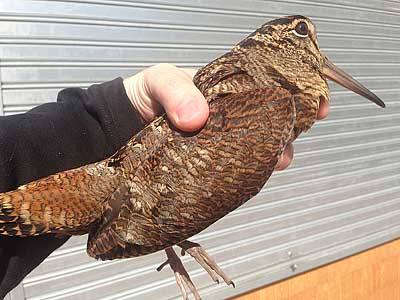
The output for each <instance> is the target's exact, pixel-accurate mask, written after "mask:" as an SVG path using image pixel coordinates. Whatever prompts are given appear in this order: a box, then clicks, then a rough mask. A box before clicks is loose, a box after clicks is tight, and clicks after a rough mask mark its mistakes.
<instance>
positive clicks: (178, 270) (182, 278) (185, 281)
mask: <svg viewBox="0 0 400 300" xmlns="http://www.w3.org/2000/svg"><path fill="white" fill-rule="evenodd" d="M165 253H166V254H167V257H168V259H167V260H166V261H165V262H163V263H162V264H161V265H160V266H159V267H158V268H157V271H161V270H162V269H163V268H164V267H165V266H166V265H170V267H171V269H172V271H173V272H174V275H175V280H176V283H177V284H178V287H179V289H180V290H181V293H182V297H183V299H184V300H188V299H189V297H188V291H190V292H192V293H193V295H194V298H195V299H196V300H201V297H200V294H199V292H198V291H197V289H196V287H195V286H194V284H193V282H192V280H191V279H190V276H189V274H188V272H187V271H186V269H185V267H184V266H183V264H182V261H181V260H180V258H179V257H178V256H177V255H176V253H175V251H174V249H172V248H167V249H165Z"/></svg>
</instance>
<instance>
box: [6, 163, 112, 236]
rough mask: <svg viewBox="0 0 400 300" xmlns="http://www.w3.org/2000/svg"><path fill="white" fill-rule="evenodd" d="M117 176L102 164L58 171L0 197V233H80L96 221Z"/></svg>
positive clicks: (23, 234)
mask: <svg viewBox="0 0 400 300" xmlns="http://www.w3.org/2000/svg"><path fill="white" fill-rule="evenodd" d="M118 182H119V176H118V174H117V173H116V172H114V171H113V170H112V169H110V168H107V167H106V166H105V164H104V163H97V164H92V165H87V166H84V167H81V168H77V169H73V170H69V171H65V172H60V173H57V174H55V175H51V176H48V177H45V178H43V179H40V180H37V181H34V182H31V183H29V184H26V185H23V186H21V187H19V188H18V189H16V190H14V191H10V192H7V193H3V194H0V234H1V235H11V236H32V235H39V234H43V233H65V234H71V235H72V234H82V233H86V232H88V228H89V227H90V226H91V225H93V223H96V222H98V221H99V219H100V218H101V215H102V210H103V202H104V201H105V199H106V198H107V197H108V196H109V195H110V194H111V193H112V192H113V191H114V190H115V188H116V187H117V186H118Z"/></svg>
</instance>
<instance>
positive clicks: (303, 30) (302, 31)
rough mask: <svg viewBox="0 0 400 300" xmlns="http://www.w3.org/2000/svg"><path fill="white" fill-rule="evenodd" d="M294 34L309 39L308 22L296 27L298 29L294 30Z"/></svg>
mask: <svg viewBox="0 0 400 300" xmlns="http://www.w3.org/2000/svg"><path fill="white" fill-rule="evenodd" d="M293 33H294V34H295V35H297V36H298V37H302V38H305V37H308V33H309V30H308V25H307V23H306V22H300V23H299V24H297V25H296V28H295V29H294V30H293Z"/></svg>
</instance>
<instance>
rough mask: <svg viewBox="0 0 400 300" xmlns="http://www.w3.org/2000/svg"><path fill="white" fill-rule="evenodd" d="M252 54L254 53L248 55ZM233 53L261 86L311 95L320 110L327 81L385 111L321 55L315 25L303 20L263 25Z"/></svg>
mask: <svg viewBox="0 0 400 300" xmlns="http://www.w3.org/2000/svg"><path fill="white" fill-rule="evenodd" d="M248 50H251V51H248ZM233 51H238V52H242V54H245V56H246V57H247V62H248V72H250V73H252V74H251V75H252V77H253V78H256V79H258V80H259V81H260V82H261V84H263V81H266V82H265V84H270V82H268V81H270V78H273V80H274V82H275V83H277V84H279V85H281V86H283V87H285V88H287V89H288V90H291V91H292V92H295V93H296V92H297V93H303V94H307V95H310V96H311V97H310V98H312V101H314V103H313V104H314V106H316V107H317V108H318V106H319V102H320V100H321V98H324V99H326V100H327V101H329V88H328V85H327V81H326V80H327V79H331V80H333V81H335V82H337V83H338V84H340V85H342V86H344V87H345V88H348V89H350V90H352V91H354V92H355V93H357V94H359V95H361V96H363V97H365V98H367V99H369V100H371V101H372V102H374V103H376V104H377V105H379V106H381V107H384V106H385V104H384V103H383V102H382V100H380V99H379V98H378V97H377V96H376V95H375V94H373V93H372V92H371V91H369V90H368V89H367V88H365V87H364V86H363V85H361V84H360V83H359V82H357V81H356V80H354V79H353V78H352V77H351V76H350V75H348V74H346V73H345V72H344V71H342V70H341V69H339V68H338V67H336V66H335V65H334V64H333V63H332V62H330V60H329V59H328V58H327V57H326V56H325V55H324V54H323V53H322V52H321V50H320V48H319V45H318V41H317V33H316V28H315V26H314V24H313V23H312V22H311V20H310V19H308V18H306V17H303V16H289V17H285V18H281V19H276V20H273V21H270V22H268V23H266V24H264V25H263V26H262V27H260V28H259V29H257V30H256V31H255V32H253V33H252V34H250V35H249V36H248V37H247V38H246V39H245V40H243V41H242V42H240V43H239V44H238V45H237V46H236V47H235V48H234V50H233Z"/></svg>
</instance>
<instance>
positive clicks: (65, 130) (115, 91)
mask: <svg viewBox="0 0 400 300" xmlns="http://www.w3.org/2000/svg"><path fill="white" fill-rule="evenodd" d="M142 126H143V123H142V119H141V118H140V116H139V115H138V113H137V112H136V111H135V110H134V108H133V106H132V104H131V103H130V101H129V99H128V97H127V95H126V93H125V89H124V87H123V83H122V79H121V78H119V79H115V80H113V81H110V82H106V83H103V84H99V85H93V86H91V87H90V88H88V89H87V90H84V89H79V88H69V89H65V90H63V91H61V92H60V93H59V95H58V99H57V102H56V103H48V104H44V105H41V106H38V107H36V108H34V109H32V110H31V111H29V112H27V113H25V114H20V115H14V116H6V117H0V192H5V191H9V190H13V189H15V188H17V187H18V186H19V185H22V184H25V183H28V182H30V181H33V180H36V179H39V178H42V177H45V176H47V175H50V174H53V173H56V172H59V171H64V170H68V169H72V168H76V167H79V166H82V165H85V164H88V163H91V162H95V161H99V160H102V159H104V158H106V157H108V156H110V155H112V154H113V153H114V152H116V151H117V150H118V149H119V148H120V147H121V146H122V145H123V144H125V143H126V141H127V140H128V139H129V138H130V137H131V136H132V135H133V134H134V133H135V132H137V131H138V130H140V129H141V128H142ZM66 240H67V238H58V237H55V236H53V235H43V236H39V237H30V238H17V237H4V236H0V299H2V298H3V297H5V295H6V294H7V293H8V292H9V291H10V290H11V289H13V288H14V287H15V286H16V285H18V283H19V282H20V281H21V280H22V279H23V278H24V277H25V276H26V275H27V274H28V273H29V272H30V271H32V270H33V269H34V268H35V267H36V266H38V265H39V264H40V263H41V262H42V261H43V260H44V259H45V258H46V257H47V256H48V255H49V254H50V253H51V252H52V251H54V250H55V249H57V248H58V247H59V246H61V245H62V244H63V243H64V242H65V241H66Z"/></svg>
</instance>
